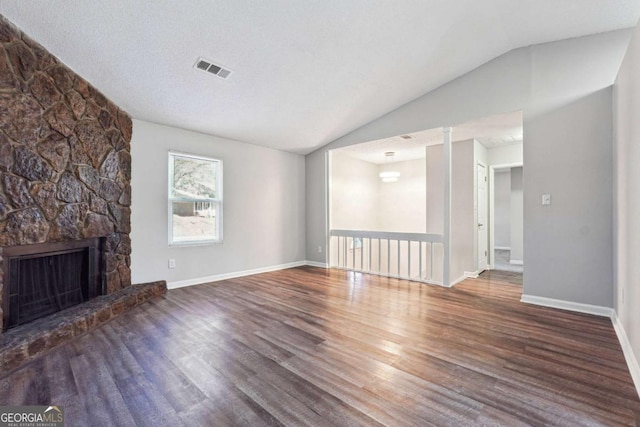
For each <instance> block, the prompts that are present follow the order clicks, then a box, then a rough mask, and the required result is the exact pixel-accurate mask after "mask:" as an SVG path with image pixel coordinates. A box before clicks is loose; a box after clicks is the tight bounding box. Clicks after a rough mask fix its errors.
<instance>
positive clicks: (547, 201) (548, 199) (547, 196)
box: [542, 194, 551, 206]
mask: <svg viewBox="0 0 640 427" xmlns="http://www.w3.org/2000/svg"><path fill="white" fill-rule="evenodd" d="M550 204H551V194H543V195H542V206H549V205H550Z"/></svg>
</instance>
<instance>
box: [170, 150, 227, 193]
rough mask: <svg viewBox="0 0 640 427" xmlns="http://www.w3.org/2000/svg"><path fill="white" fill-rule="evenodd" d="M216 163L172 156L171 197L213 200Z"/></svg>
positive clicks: (215, 187) (215, 186)
mask: <svg viewBox="0 0 640 427" xmlns="http://www.w3.org/2000/svg"><path fill="white" fill-rule="evenodd" d="M217 169H218V162H216V161H212V160H201V159H193V158H189V157H180V156H177V155H174V156H173V188H172V189H171V193H172V194H171V197H184V198H190V199H197V198H208V199H215V198H217V197H218V195H217V194H216V193H217V192H216V189H217V185H216V184H217V183H216V176H217V172H218V171H217Z"/></svg>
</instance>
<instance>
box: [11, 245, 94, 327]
mask: <svg viewBox="0 0 640 427" xmlns="http://www.w3.org/2000/svg"><path fill="white" fill-rule="evenodd" d="M103 247H104V238H93V239H83V240H73V241H70V242H57V243H39V244H34V245H21V246H8V247H5V248H4V249H3V256H4V264H3V266H4V280H3V282H4V295H3V298H2V311H3V313H4V316H3V326H4V329H5V330H7V329H10V328H13V327H16V326H19V325H23V324H25V323H29V322H31V321H34V320H36V319H40V318H42V317H45V316H47V315H50V314H53V313H57V312H59V311H62V310H64V309H67V308H69V307H73V306H75V305H78V304H81V303H83V302H87V301H89V300H91V299H93V298H96V297H98V296H100V295H103V293H104V274H103V271H104V257H103V256H102V254H103Z"/></svg>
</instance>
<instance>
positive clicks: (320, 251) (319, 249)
mask: <svg viewBox="0 0 640 427" xmlns="http://www.w3.org/2000/svg"><path fill="white" fill-rule="evenodd" d="M318 253H319V254H321V253H322V246H320V245H318Z"/></svg>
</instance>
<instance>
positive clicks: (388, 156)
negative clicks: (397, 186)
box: [379, 151, 400, 182]
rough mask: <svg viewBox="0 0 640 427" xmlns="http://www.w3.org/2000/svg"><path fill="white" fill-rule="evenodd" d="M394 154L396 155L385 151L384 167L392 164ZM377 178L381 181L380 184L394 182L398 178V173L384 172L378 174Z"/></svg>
mask: <svg viewBox="0 0 640 427" xmlns="http://www.w3.org/2000/svg"><path fill="white" fill-rule="evenodd" d="M395 154H396V153H394V152H393V151H387V152H386V153H384V163H385V165H388V164H390V163H391V162H393V156H395ZM379 176H380V178H381V179H382V182H396V181H397V180H398V178H400V172H397V171H392V170H386V171H383V172H380V174H379Z"/></svg>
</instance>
